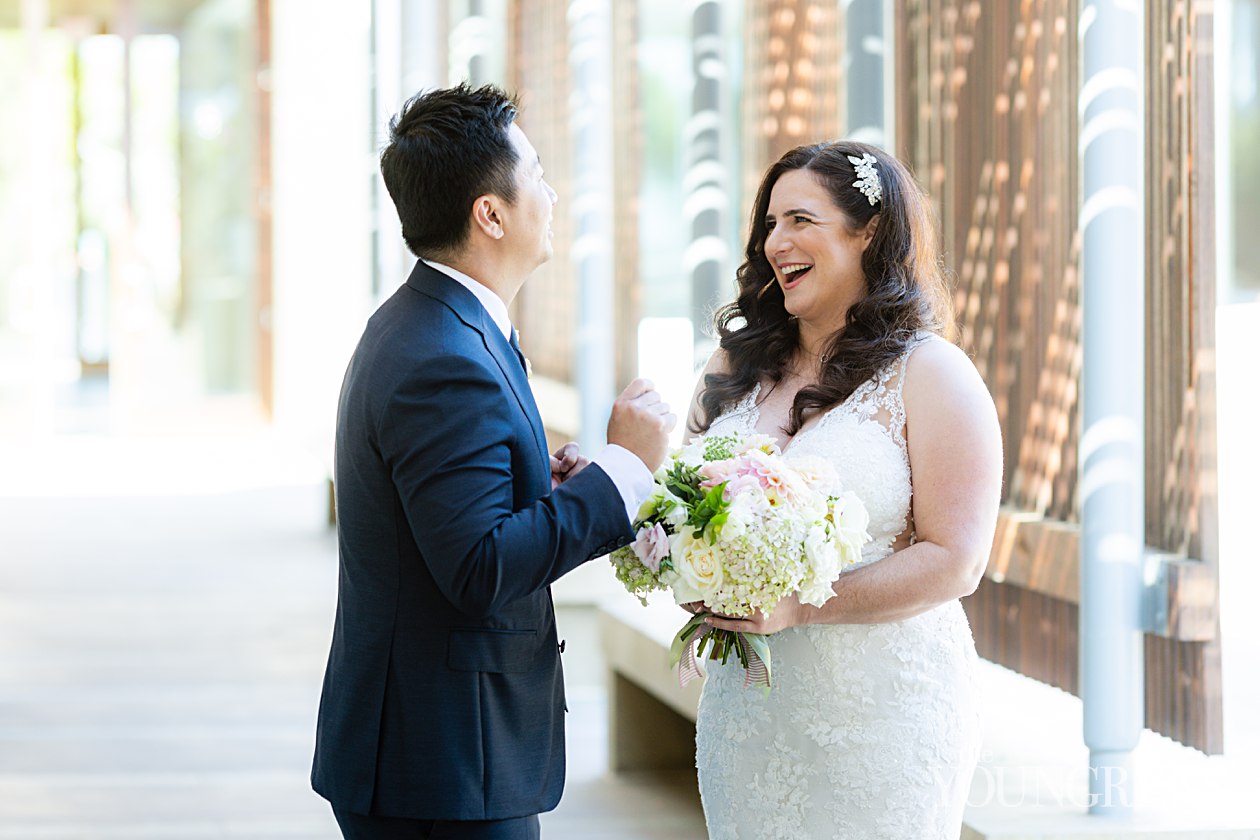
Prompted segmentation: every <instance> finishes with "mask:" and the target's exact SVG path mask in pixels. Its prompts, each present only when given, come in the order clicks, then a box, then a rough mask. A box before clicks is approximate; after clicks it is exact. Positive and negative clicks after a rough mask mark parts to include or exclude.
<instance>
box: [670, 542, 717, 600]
mask: <svg viewBox="0 0 1260 840" xmlns="http://www.w3.org/2000/svg"><path fill="white" fill-rule="evenodd" d="M691 533H692V532H691V529H690V528H684V529H683V531H682V532H680V533H678V534H675V535H674V536H673V537H671V538H670V555H671V556H672V557H673V565H674V571H675V572H677V574H678V579H677V580H676V581H674V582H673V583H672V584H671V588H672V589H673V590H674V601H675V602H676V603H679V604H686V603H688V602H689V601H705V600H708V599H709V598H711V597H713V596H714V595H716V594H717V591H718V589H719V588H720V587H721V586H722V579H723V572H722V559H721V557H720V556H719V554H718V551H717V550H716V549H715V547H714V546H711V545H709V541H708V540H706V539H705V538H704V537H701V538H700V539H698V540H697V539H693V538H692V536H691Z"/></svg>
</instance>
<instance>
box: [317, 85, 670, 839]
mask: <svg viewBox="0 0 1260 840" xmlns="http://www.w3.org/2000/svg"><path fill="white" fill-rule="evenodd" d="M516 112H517V105H516V102H515V100H514V99H512V98H510V97H508V96H507V95H506V94H504V93H503V92H502V91H500V90H498V89H496V88H493V87H489V86H487V87H483V88H480V89H477V90H472V89H470V88H468V87H467V86H463V85H461V86H459V87H456V88H451V89H446V90H436V91H432V92H429V93H425V94H423V95H420V96H417V97H415V98H413V99H412V100H410V101H409V102H408V103H407V104H406V105H405V106H404V108H403V110H402V112H401V113H399V115H398V116H397V117H395V118H394V120H393V121H392V122H391V124H390V144H389V146H388V147H386V149H385V151H384V153H383V154H382V155H381V173H382V175H383V177H384V180H385V185H386V187H387V188H388V189H389V194H390V196H391V197H392V198H393V200H394V204H395V206H396V207H397V208H398V215H399V218H400V219H401V220H402V232H403V238H404V239H405V240H406V242H407V246H408V247H409V248H410V249H411V250H412V251H413V252H414V253H415V254H416V255H417V256H419V257H420V261H419V262H418V263H417V264H416V268H415V270H414V271H413V272H412V274H411V276H410V277H409V278H408V279H407V283H406V284H405V285H404V286H402V287H400V288H399V289H398V291H397V292H395V293H394V295H393V296H392V297H391V298H390V299H389V300H388V301H386V302H385V303H384V304H383V305H382V306H381V307H380V309H378V310H377V312H376V313H375V314H374V315H373V316H372V318H371V319H370V320H369V321H368V325H367V328H366V330H365V331H364V333H363V337H362V339H361V340H360V342H359V345H358V348H357V349H356V350H355V353H354V356H353V357H352V359H351V360H350V365H349V368H348V369H347V371H346V376H345V381H344V383H343V385H342V391H341V400H340V404H339V407H338V414H337V438H336V463H335V486H336V491H337V500H336V503H337V515H338V524H339V532H338V540H339V554H340V580H339V594H338V601H337V618H336V624H335V627H334V629H333V640H332V650H331V653H330V655H329V659H328V670H327V673H326V675H325V678H324V689H323V697H322V699H321V701H320V709H319V721H318V727H317V732H316V747H315V763H314V769H313V771H312V777H311V779H312V784H313V786H314V788H315V790H316V791H317V792H319V793H320V794H321V795H322V796H324V797H325V798H327V799H328V800H329V801H330V802H331V803H332V808H333V813H334V814H335V816H336V818H337V822H338V824H339V825H340V826H341V830H342V833H343V834H344V836H345V837H346V838H350V840H358V838H372V840H378V839H379V838H403V837H406V838H434V839H436V838H479V839H480V838H485V839H486V840H509V839H510V840H518V838H519V839H520V840H524V838H537V837H538V835H539V827H538V826H539V823H538V814H539V813H540V812H542V811H548V810H551V809H552V808H554V807H555V806H556V803H557V802H558V801H559V799H560V793H561V788H562V787H563V784H564V723H563V715H564V712H565V700H564V683H563V678H562V673H561V667H560V653H561V650H562V648H561V646H560V645H559V644H558V642H557V638H556V626H555V613H554V610H553V607H552V602H551V590H550V588H549V585H550V584H551V582H552V581H554V580H556V579H557V578H559V577H560V576H561V575H563V574H564V573H565V572H568V571H570V570H571V569H574V568H575V567H577V566H579V565H581V564H582V563H584V562H586V561H587V560H590V559H591V558H593V557H595V556H598V555H602V554H605V553H607V552H609V551H611V550H612V549H614V548H615V547H617V546H619V545H622V544H624V543H625V542H627V541H629V540H630V538H631V536H632V535H631V530H630V517H631V516H632V514H633V512H634V511H636V510H637V508H638V505H639V503H640V502H641V500H642V499H643V498H645V497H646V496H647V494H648V492H649V491H650V489H651V471H652V470H654V469H655V468H656V467H657V465H658V464H660V462H661V461H662V460H663V459H664V456H665V449H666V437H667V435H668V433H669V431H670V429H671V428H672V427H673V424H674V422H675V418H674V416H673V415H672V414H670V412H669V408H668V406H666V405H665V404H664V403H663V402H661V400H660V397H659V396H658V395H657V394H656V392H655V391H654V390H653V389H652V386H651V384H650V383H648V382H645V381H643V380H636V381H635V382H634V383H632V384H631V385H630V386H629V387H628V388H627V389H626V390H625V391H624V392H623V393H622V394H621V396H620V397H618V399H617V401H616V402H615V403H614V405H613V409H612V414H611V417H610V419H609V422H608V441H609V446H608V447H606V448H605V449H604V450H602V451H601V452H600V453H598V454H597V455H595V457H594V458H593V459H591V460H590V461H589V462H588V461H587V460H586V459H585V458H579V457H577V455H576V448H575V447H573V446H572V445H570V446H568V447H565V448H564V449H563V450H561V452H559V453H556V455H555V456H550V457H549V456H548V454H547V448H546V438H545V437H544V435H543V426H542V422H541V420H540V419H539V416H538V411H537V409H536V407H535V405H534V400H533V397H532V396H531V393H530V388H529V383H528V382H527V381H526V373H525V365H524V357H523V356H521V353H520V348H519V347H518V345H517V342H516V337H515V332H514V330H513V329H512V325H511V322H510V321H509V320H508V309H507V306H508V304H509V303H510V302H511V301H512V299H513V298H514V297H515V296H516V293H517V292H518V291H519V290H520V288H521V286H522V285H523V284H524V283H525V281H526V280H527V279H528V277H529V276H530V274H531V273H532V272H533V271H534V269H536V268H537V267H538V266H539V265H541V264H542V263H543V262H544V261H546V260H547V259H548V258H549V257H550V256H551V230H550V221H551V210H552V206H553V205H554V204H555V201H556V194H555V192H553V191H552V189H551V187H550V186H549V185H548V184H547V182H546V181H545V180H543V173H542V166H541V163H540V162H539V160H538V155H537V153H536V152H535V151H534V149H533V147H532V146H531V145H530V142H529V140H528V139H527V138H526V137H525V134H524V133H523V132H522V131H521V129H520V128H519V127H518V126H517V125H516V124H515V122H514V120H515V117H516Z"/></svg>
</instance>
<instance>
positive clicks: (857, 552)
mask: <svg viewBox="0 0 1260 840" xmlns="http://www.w3.org/2000/svg"><path fill="white" fill-rule="evenodd" d="M831 519H832V522H834V523H835V526H836V540H837V541H838V542H839V547H840V555H841V557H842V558H843V561H844V562H845V563H856V562H857V561H858V560H861V559H862V546H864V545H866V544H867V543H868V542H870V541H871V535H870V534H868V533H867V532H866V528H867V526H868V525H870V524H871V515H870V514H869V513H867V511H866V506H865V505H864V504H862V502H861V500H860V499H858V497H857V496H855V495H854V494H853V493H845V494H844V495H843V496H841V497H840V498H839V499H837V500H836V502H835V504H834V506H833V507H832V509H831Z"/></svg>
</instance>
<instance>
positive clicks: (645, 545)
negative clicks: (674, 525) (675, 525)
mask: <svg viewBox="0 0 1260 840" xmlns="http://www.w3.org/2000/svg"><path fill="white" fill-rule="evenodd" d="M630 550H631V551H633V552H634V556H635V557H638V558H639V562H640V563H642V564H643V565H644V566H647V567H648V568H649V569H651V570H652V571H653V573H655V572H659V571H660V570H661V561H662V560H664V559H665V557H666V556H668V555H669V537H668V536H667V535H666V534H665V529H664V528H662V527H661V523H659V522H657V523H656V524H655V525H653V526H652V527H651V528H640V529H639V533H638V534H637V535H636V536H635V538H634V542H632V543H631V544H630Z"/></svg>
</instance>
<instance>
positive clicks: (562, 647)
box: [560, 639, 564, 653]
mask: <svg viewBox="0 0 1260 840" xmlns="http://www.w3.org/2000/svg"><path fill="white" fill-rule="evenodd" d="M560 652H561V653H564V639H561V640H560Z"/></svg>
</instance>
